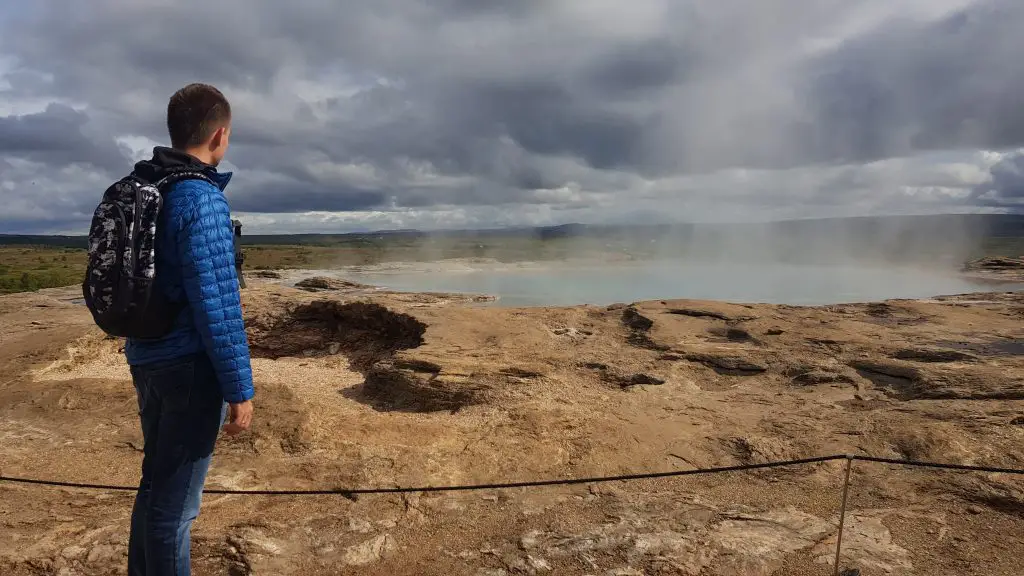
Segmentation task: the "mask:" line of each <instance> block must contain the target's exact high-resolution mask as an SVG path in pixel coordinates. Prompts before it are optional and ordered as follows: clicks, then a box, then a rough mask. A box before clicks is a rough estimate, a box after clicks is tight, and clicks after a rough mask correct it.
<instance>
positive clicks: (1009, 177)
mask: <svg viewBox="0 0 1024 576" xmlns="http://www.w3.org/2000/svg"><path fill="white" fill-rule="evenodd" d="M991 172H992V181H991V182H989V183H986V184H982V185H980V186H978V187H976V188H975V189H974V193H973V194H972V200H973V202H974V203H977V204H982V205H986V206H992V207H1006V208H1011V209H1014V210H1016V211H1022V212H1024V152H1018V153H1016V154H1011V155H1008V156H1007V157H1005V158H1003V159H1002V160H1000V161H999V162H996V163H995V164H994V165H993V166H992V169H991Z"/></svg>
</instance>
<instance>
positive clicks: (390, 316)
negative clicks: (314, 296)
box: [249, 300, 427, 370]
mask: <svg viewBox="0 0 1024 576" xmlns="http://www.w3.org/2000/svg"><path fill="white" fill-rule="evenodd" d="M426 329H427V326H426V324H424V323H423V322H420V321H419V320H417V319H416V318H414V317H412V316H410V315H408V314H404V313H401V312H393V311H391V310H389V309H388V308H386V307H384V306H381V305H380V304H375V303H369V302H352V303H347V304H343V303H341V302H337V301H334V300H316V301H313V302H310V303H308V304H301V305H299V306H296V307H294V308H293V309H292V310H291V312H290V313H288V314H286V315H285V316H284V317H283V318H279V319H274V320H271V323H270V325H269V326H266V325H263V323H262V322H260V321H259V319H255V320H254V321H253V322H250V323H249V342H250V347H251V349H252V355H253V356H255V357H264V358H281V357H285V356H310V355H316V354H318V353H319V354H337V353H339V352H343V353H344V354H345V355H347V356H348V357H349V360H350V361H351V363H352V366H353V368H355V369H356V370H367V369H369V368H370V367H371V366H373V364H374V363H376V362H378V361H380V360H382V359H384V358H387V357H390V356H391V355H392V354H394V353H395V352H396V351H398V350H406V349H409V348H416V347H417V346H420V345H421V344H423V334H424V333H425V332H426Z"/></svg>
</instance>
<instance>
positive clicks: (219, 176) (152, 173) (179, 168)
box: [132, 146, 231, 190]
mask: <svg viewBox="0 0 1024 576" xmlns="http://www.w3.org/2000/svg"><path fill="white" fill-rule="evenodd" d="M176 172H201V173H203V174H205V175H206V176H208V177H209V178H210V179H211V180H213V181H214V182H216V183H217V186H218V187H219V188H220V189H221V190H223V189H224V187H225V186H227V185H228V182H229V181H230V180H231V172H217V168H216V167H214V166H211V165H210V164H207V163H205V162H203V161H201V160H199V159H198V158H196V157H195V156H192V155H191V154H187V153H185V152H182V151H181V150H176V149H174V148H168V147H166V146H157V147H155V148H153V157H152V158H150V159H149V160H141V161H139V162H137V163H136V164H135V169H134V170H133V171H132V173H133V174H135V175H136V176H138V177H139V178H141V179H142V180H145V181H146V182H149V183H155V182H157V181H159V180H160V179H161V178H164V177H166V176H170V175H171V174H174V173H176Z"/></svg>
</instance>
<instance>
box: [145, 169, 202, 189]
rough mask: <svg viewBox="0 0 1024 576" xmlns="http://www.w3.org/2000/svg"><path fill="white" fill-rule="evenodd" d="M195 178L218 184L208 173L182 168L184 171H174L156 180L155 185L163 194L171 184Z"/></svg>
mask: <svg viewBox="0 0 1024 576" xmlns="http://www.w3.org/2000/svg"><path fill="white" fill-rule="evenodd" d="M193 179H195V180H205V181H206V182H207V183H209V184H212V185H214V186H216V185H217V183H216V182H214V181H213V179H211V178H210V177H209V176H207V175H206V174H203V173H202V172H199V171H196V170H182V171H178V172H172V173H171V174H168V175H167V176H164V177H163V178H161V179H160V180H157V181H156V182H154V183H153V186H155V187H156V189H157V190H159V191H160V193H161V194H163V193H164V191H165V190H167V189H168V188H169V187H170V186H172V185H174V184H177V183H178V182H181V181H182V180H193Z"/></svg>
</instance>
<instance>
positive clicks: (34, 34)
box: [0, 0, 1024, 234]
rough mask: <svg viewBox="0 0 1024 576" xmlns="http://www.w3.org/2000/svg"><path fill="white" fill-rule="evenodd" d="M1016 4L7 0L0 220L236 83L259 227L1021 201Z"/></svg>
mask: <svg viewBox="0 0 1024 576" xmlns="http://www.w3.org/2000/svg"><path fill="white" fill-rule="evenodd" d="M1020 30H1024V2H1021V1H1020V0H984V1H983V0H858V1H857V2H849V1H848V0H732V1H730V2H717V1H713V0H631V1H630V2H623V1H621V0H616V1H612V0H516V1H514V2H512V1H506V0H433V1H431V2H421V1H412V0H374V1H373V2H366V1H358V2H356V1H352V0H290V1H289V2H280V1H278V0H219V1H217V2H210V1H208V0H204V1H202V2H196V1H192V0H174V1H171V0H90V1H89V2H82V1H80V0H33V2H22V1H21V0H0V233H74V234H83V233H85V232H86V230H87V226H88V222H89V219H90V218H91V214H92V211H93V209H94V208H95V206H96V204H97V202H98V201H99V198H100V196H101V195H102V193H103V190H104V189H105V188H106V187H107V185H109V184H110V183H111V182H113V181H114V180H116V179H117V178H120V177H121V176H123V175H125V174H127V173H128V172H129V171H130V170H131V167H132V164H133V163H134V162H135V161H138V160H141V159H144V158H147V157H148V156H149V154H151V152H152V148H153V146H157V145H166V144H167V140H168V138H167V133H166V124H165V119H166V106H167V100H168V98H169V97H170V95H171V94H172V93H173V92H174V91H175V90H177V89H178V88H180V87H181V86H184V85H185V84H187V83H189V82H208V83H211V84H213V85H215V86H217V87H218V88H220V89H221V90H222V91H223V92H224V93H225V95H226V96H227V97H228V99H229V100H230V102H231V105H232V108H233V116H234V117H233V127H232V143H231V148H230V149H229V151H228V155H227V157H226V160H225V162H224V163H223V164H222V166H221V169H222V170H230V171H233V172H234V178H233V180H232V182H231V184H230V186H229V187H228V189H227V196H228V199H229V202H230V205H231V207H232V210H233V212H234V213H235V217H237V218H239V219H240V220H242V222H243V224H244V225H245V227H246V228H245V231H246V233H289V232H326V233H330V232H350V231H366V230H377V229H400V228H419V229H445V228H449V229H450V228H490V227H501V226H522V225H550V224H562V223H569V222H584V223H643V222H654V221H658V222H671V221H685V222H719V221H721V222H739V221H762V220H778V219H789V218H808V217H835V216H854V215H887V214H928V213H958V212H1022V211H1024V66H1021V65H1020V61H1021V58H1022V56H1024V35H1021V34H1020V33H1019V31H1020Z"/></svg>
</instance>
